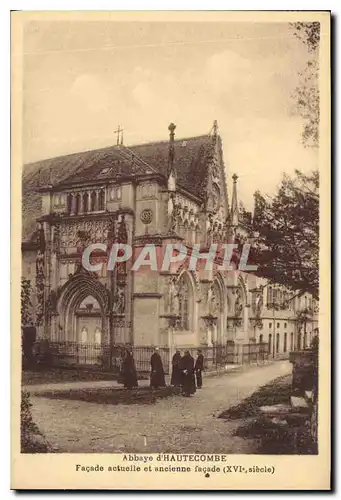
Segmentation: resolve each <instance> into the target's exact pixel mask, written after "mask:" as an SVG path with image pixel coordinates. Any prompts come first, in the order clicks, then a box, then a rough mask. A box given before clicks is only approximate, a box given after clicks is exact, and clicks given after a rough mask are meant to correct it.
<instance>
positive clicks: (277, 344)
mask: <svg viewBox="0 0 341 500" xmlns="http://www.w3.org/2000/svg"><path fill="white" fill-rule="evenodd" d="M278 352H279V333H277V335H276V353H278Z"/></svg>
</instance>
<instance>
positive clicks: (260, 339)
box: [259, 333, 263, 344]
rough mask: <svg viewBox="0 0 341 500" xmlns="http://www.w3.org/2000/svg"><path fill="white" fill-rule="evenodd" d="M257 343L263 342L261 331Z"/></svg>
mask: <svg viewBox="0 0 341 500" xmlns="http://www.w3.org/2000/svg"><path fill="white" fill-rule="evenodd" d="M259 343H260V344H262V343H263V334H262V333H261V334H260V336H259Z"/></svg>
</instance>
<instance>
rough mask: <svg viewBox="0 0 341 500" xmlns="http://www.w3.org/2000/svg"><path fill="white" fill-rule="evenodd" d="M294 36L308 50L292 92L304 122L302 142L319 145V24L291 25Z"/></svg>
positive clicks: (307, 144) (308, 144)
mask: <svg viewBox="0 0 341 500" xmlns="http://www.w3.org/2000/svg"><path fill="white" fill-rule="evenodd" d="M292 27H293V29H294V30H295V36H297V38H299V39H300V40H302V42H303V43H304V44H305V45H306V47H307V49H308V54H309V59H308V60H307V63H306V66H305V68H304V69H303V71H302V72H301V73H300V77H301V82H300V85H299V86H298V87H297V88H296V89H295V91H294V99H295V102H296V106H297V112H298V113H299V114H300V115H301V116H302V118H303V120H304V127H303V132H302V141H303V144H304V145H305V146H318V145H319V123H320V91H319V61H318V56H319V45H320V23H318V22H312V23H293V24H292Z"/></svg>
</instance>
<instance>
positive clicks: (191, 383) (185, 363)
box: [180, 351, 196, 397]
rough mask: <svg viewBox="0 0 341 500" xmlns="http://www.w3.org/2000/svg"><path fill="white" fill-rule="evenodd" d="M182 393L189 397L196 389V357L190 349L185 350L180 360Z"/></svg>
mask: <svg viewBox="0 0 341 500" xmlns="http://www.w3.org/2000/svg"><path fill="white" fill-rule="evenodd" d="M180 369H181V387H182V395H183V396H187V397H189V396H190V395H191V394H194V393H195V391H196V388H195V375H194V359H193V357H192V356H191V354H190V352H189V351H185V354H184V356H183V357H182V358H181V362H180Z"/></svg>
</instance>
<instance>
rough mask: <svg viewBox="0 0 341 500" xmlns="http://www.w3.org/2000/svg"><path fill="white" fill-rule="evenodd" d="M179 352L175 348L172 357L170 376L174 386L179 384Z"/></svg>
mask: <svg viewBox="0 0 341 500" xmlns="http://www.w3.org/2000/svg"><path fill="white" fill-rule="evenodd" d="M180 363H181V354H180V351H179V350H178V349H177V350H176V352H175V354H174V356H173V358H172V377H171V385H173V386H174V387H179V386H180V385H181V368H180Z"/></svg>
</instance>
